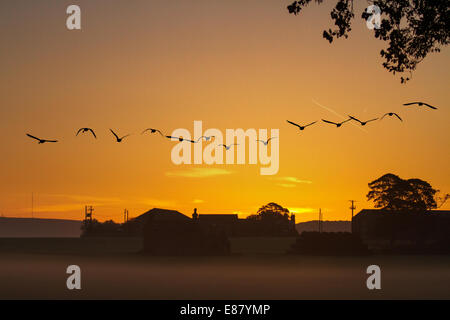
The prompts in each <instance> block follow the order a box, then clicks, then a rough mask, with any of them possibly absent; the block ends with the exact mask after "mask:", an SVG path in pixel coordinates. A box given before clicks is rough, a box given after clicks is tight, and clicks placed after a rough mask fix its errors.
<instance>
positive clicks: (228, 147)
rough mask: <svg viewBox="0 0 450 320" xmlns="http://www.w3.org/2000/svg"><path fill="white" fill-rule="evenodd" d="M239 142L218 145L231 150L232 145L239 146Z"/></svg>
mask: <svg viewBox="0 0 450 320" xmlns="http://www.w3.org/2000/svg"><path fill="white" fill-rule="evenodd" d="M238 145H239V144H238V143H233V144H230V145H229V146H227V145H226V144H223V143H222V144H219V145H218V147H221V146H223V147H224V148H225V150H230V148H231V147H232V146H238Z"/></svg>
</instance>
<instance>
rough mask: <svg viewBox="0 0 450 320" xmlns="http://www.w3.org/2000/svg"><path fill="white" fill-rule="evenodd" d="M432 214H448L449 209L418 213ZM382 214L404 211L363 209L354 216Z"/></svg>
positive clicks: (449, 212)
mask: <svg viewBox="0 0 450 320" xmlns="http://www.w3.org/2000/svg"><path fill="white" fill-rule="evenodd" d="M424 213H426V214H433V215H450V211H449V210H429V211H422V212H420V214H424ZM382 214H404V212H401V211H392V210H384V209H363V210H361V211H360V212H358V214H356V215H355V216H354V218H355V217H362V216H374V215H382Z"/></svg>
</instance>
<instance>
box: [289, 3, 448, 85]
mask: <svg viewBox="0 0 450 320" xmlns="http://www.w3.org/2000/svg"><path fill="white" fill-rule="evenodd" d="M323 1H324V0H314V2H316V3H318V4H321V3H322V2H323ZM310 2H312V0H297V1H294V2H293V3H292V4H290V5H289V6H288V7H287V9H288V11H289V13H291V14H294V15H298V14H300V12H301V10H302V9H303V8H305V7H306V6H307V5H308V4H309V3H310ZM367 3H368V5H369V4H373V5H376V6H378V7H379V8H380V10H381V18H382V20H381V26H380V28H379V29H375V30H374V36H375V38H377V39H380V40H382V41H385V42H386V43H387V48H386V49H383V50H381V52H380V55H381V57H382V58H383V59H384V62H383V67H384V68H385V69H386V70H388V71H389V72H392V73H393V74H394V75H395V74H397V73H399V74H402V76H401V77H400V79H401V82H402V83H406V82H407V81H408V80H410V79H411V76H412V72H413V71H414V70H416V68H417V65H418V64H419V63H420V62H421V61H422V60H423V59H425V58H426V56H427V55H428V54H429V53H433V52H440V51H441V48H442V47H444V46H446V45H448V44H449V42H450V7H449V1H448V0H374V1H367ZM330 15H331V18H332V19H333V20H334V24H335V25H336V28H335V29H334V30H332V29H328V30H325V31H324V32H323V37H324V38H325V39H326V40H328V41H329V42H330V43H332V42H333V40H334V39H335V38H341V37H344V38H347V37H348V34H349V33H350V31H351V22H352V20H353V18H354V16H355V15H354V12H353V0H338V2H337V4H336V6H335V8H334V9H333V10H332V11H331V13H330ZM371 15H372V13H371V12H366V11H364V12H363V13H362V14H361V18H362V19H364V20H367V19H368V18H369V17H370V16H371ZM406 73H408V74H409V76H404V74H406Z"/></svg>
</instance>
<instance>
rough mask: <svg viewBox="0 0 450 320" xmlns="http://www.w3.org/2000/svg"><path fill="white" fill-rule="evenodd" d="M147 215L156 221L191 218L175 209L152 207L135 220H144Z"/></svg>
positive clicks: (186, 219) (187, 219)
mask: <svg viewBox="0 0 450 320" xmlns="http://www.w3.org/2000/svg"><path fill="white" fill-rule="evenodd" d="M149 217H151V218H152V219H155V220H158V221H189V220H191V218H189V217H188V216H185V215H184V214H182V213H181V212H178V211H176V210H168V209H160V208H153V209H151V210H149V211H147V212H145V213H143V214H141V215H140V216H138V217H136V218H135V219H136V220H140V221H146V220H147V219H148V218H149Z"/></svg>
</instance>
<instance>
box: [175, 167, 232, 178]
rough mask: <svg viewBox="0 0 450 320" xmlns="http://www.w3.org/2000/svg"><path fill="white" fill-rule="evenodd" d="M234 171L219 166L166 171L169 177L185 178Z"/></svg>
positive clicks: (207, 176)
mask: <svg viewBox="0 0 450 320" xmlns="http://www.w3.org/2000/svg"><path fill="white" fill-rule="evenodd" d="M231 173H232V172H231V171H229V170H225V169H218V168H192V169H189V170H180V171H169V172H166V176H168V177H184V178H209V177H215V176H223V175H229V174H231Z"/></svg>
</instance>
